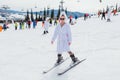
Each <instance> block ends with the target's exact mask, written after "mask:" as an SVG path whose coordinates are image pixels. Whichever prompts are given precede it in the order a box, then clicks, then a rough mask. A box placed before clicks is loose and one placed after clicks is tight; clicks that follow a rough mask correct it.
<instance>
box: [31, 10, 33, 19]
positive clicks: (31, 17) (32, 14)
mask: <svg viewBox="0 0 120 80" xmlns="http://www.w3.org/2000/svg"><path fill="white" fill-rule="evenodd" d="M31 21H34V18H33V11H32V9H31Z"/></svg>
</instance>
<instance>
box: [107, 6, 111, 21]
mask: <svg viewBox="0 0 120 80" xmlns="http://www.w3.org/2000/svg"><path fill="white" fill-rule="evenodd" d="M110 15H111V8H109V9H108V13H107V22H110V21H111V19H110Z"/></svg>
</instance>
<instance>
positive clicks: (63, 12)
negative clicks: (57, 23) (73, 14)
mask: <svg viewBox="0 0 120 80" xmlns="http://www.w3.org/2000/svg"><path fill="white" fill-rule="evenodd" d="M62 15H64V16H65V22H67V20H68V17H67V15H66V13H65V11H62V12H61V13H60V17H61V16H62ZM60 17H59V18H60Z"/></svg>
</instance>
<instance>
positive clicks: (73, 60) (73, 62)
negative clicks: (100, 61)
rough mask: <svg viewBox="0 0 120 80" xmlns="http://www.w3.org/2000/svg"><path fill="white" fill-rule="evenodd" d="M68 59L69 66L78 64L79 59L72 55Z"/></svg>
mask: <svg viewBox="0 0 120 80" xmlns="http://www.w3.org/2000/svg"><path fill="white" fill-rule="evenodd" d="M70 57H71V59H72V63H71V64H70V66H71V65H73V64H75V63H77V62H79V59H78V58H77V57H75V56H74V54H72V55H70Z"/></svg>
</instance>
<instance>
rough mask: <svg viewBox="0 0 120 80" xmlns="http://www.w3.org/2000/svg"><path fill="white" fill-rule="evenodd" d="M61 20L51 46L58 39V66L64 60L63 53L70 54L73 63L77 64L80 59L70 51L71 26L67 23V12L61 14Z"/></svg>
mask: <svg viewBox="0 0 120 80" xmlns="http://www.w3.org/2000/svg"><path fill="white" fill-rule="evenodd" d="M59 20H60V22H59V24H58V25H57V27H56V28H55V31H54V35H53V38H52V40H51V44H53V43H54V41H55V39H56V38H57V52H58V54H57V56H58V59H57V62H56V64H59V63H60V62H61V61H62V60H63V57H62V52H68V53H69V55H70V57H71V59H72V61H73V63H75V62H76V61H78V59H77V58H76V57H75V56H74V53H73V52H71V50H70V45H71V41H72V38H71V30H70V26H69V24H67V23H66V20H67V17H66V14H65V12H61V14H60V18H59Z"/></svg>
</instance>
